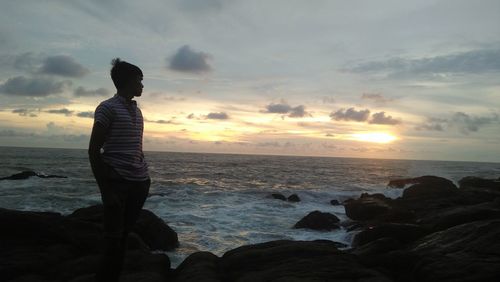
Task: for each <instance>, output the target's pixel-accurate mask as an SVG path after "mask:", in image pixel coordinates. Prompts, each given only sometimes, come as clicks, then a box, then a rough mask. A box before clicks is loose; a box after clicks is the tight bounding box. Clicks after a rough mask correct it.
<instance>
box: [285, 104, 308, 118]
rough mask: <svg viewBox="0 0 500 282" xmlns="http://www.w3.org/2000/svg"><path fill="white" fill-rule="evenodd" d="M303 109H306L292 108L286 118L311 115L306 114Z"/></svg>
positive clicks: (301, 106) (301, 107)
mask: <svg viewBox="0 0 500 282" xmlns="http://www.w3.org/2000/svg"><path fill="white" fill-rule="evenodd" d="M305 109H306V107H304V106H303V105H299V106H297V107H293V108H292V110H291V111H290V114H289V115H288V116H289V117H292V118H299V117H306V116H311V114H309V113H308V112H306V111H305Z"/></svg>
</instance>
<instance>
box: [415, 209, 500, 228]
mask: <svg viewBox="0 0 500 282" xmlns="http://www.w3.org/2000/svg"><path fill="white" fill-rule="evenodd" d="M494 218H500V206H498V205H497V204H495V203H493V202H485V203H482V204H477V205H467V206H462V205H460V206H454V207H451V208H446V209H442V210H440V211H439V212H436V213H432V214H429V215H428V216H426V217H424V218H422V219H421V220H420V221H419V224H420V225H422V226H426V227H427V228H428V229H431V230H433V231H434V232H436V231H441V230H445V229H448V228H450V227H453V226H457V225H461V224H464V223H469V222H473V221H479V220H486V219H494Z"/></svg>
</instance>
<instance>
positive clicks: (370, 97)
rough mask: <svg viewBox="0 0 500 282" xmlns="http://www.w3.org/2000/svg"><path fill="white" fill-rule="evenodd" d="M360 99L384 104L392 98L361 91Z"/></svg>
mask: <svg viewBox="0 0 500 282" xmlns="http://www.w3.org/2000/svg"><path fill="white" fill-rule="evenodd" d="M361 99H363V100H369V101H373V102H375V103H377V104H385V103H387V102H390V101H392V100H393V99H390V98H386V97H384V96H382V95H381V94H378V93H363V95H362V96H361Z"/></svg>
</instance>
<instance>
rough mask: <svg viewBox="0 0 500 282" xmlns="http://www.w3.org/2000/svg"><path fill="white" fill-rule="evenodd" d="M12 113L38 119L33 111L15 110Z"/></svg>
mask: <svg viewBox="0 0 500 282" xmlns="http://www.w3.org/2000/svg"><path fill="white" fill-rule="evenodd" d="M12 113H14V114H19V115H20V116H24V117H26V116H29V117H37V115H36V114H34V113H33V110H31V109H14V110H12Z"/></svg>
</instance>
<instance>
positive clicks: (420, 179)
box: [387, 175, 456, 188]
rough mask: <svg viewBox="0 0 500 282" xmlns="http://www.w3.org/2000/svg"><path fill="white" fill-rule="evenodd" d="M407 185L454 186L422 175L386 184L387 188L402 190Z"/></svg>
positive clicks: (448, 182)
mask: <svg viewBox="0 0 500 282" xmlns="http://www.w3.org/2000/svg"><path fill="white" fill-rule="evenodd" d="M408 184H422V185H428V186H455V185H454V184H453V182H452V181H450V180H448V179H446V178H442V177H439V176H432V175H424V176H419V177H415V178H403V179H394V180H391V181H389V184H387V186H389V187H395V188H404V187H405V186H406V185H408ZM455 188H456V187H455Z"/></svg>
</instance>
